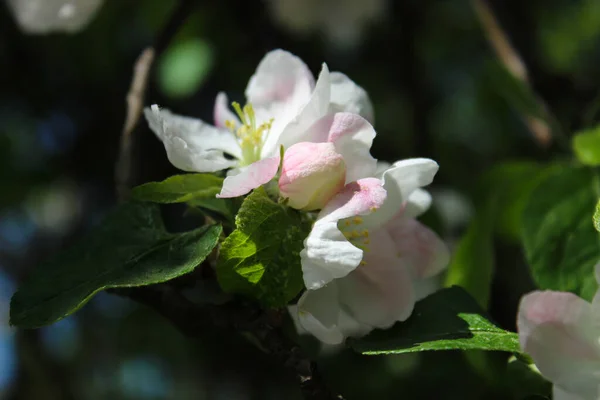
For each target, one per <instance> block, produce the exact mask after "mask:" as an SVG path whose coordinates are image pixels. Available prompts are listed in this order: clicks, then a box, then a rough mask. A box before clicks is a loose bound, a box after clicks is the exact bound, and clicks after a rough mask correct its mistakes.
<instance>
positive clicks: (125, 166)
mask: <svg viewBox="0 0 600 400" xmlns="http://www.w3.org/2000/svg"><path fill="white" fill-rule="evenodd" d="M153 60H154V49H152V48H151V47H148V48H147V49H145V50H144V51H143V52H142V54H140V56H139V57H138V59H137V61H136V62H135V67H134V69H133V71H134V72H133V79H132V80H131V87H130V88H129V93H127V116H126V118H125V125H124V126H123V131H122V133H121V146H120V148H119V158H118V159H117V165H116V168H115V181H116V188H117V197H118V198H119V200H121V201H122V200H124V199H126V198H127V197H128V196H129V189H130V186H131V182H130V181H131V147H132V146H131V144H132V133H133V130H134V128H135V126H136V125H137V123H138V121H139V119H140V117H141V115H142V110H143V107H144V92H145V91H146V85H147V83H148V75H149V73H150V67H151V66H152V61H153Z"/></svg>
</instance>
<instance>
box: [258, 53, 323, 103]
mask: <svg viewBox="0 0 600 400" xmlns="http://www.w3.org/2000/svg"><path fill="white" fill-rule="evenodd" d="M314 84H315V83H314V78H313V75H312V73H311V72H310V70H309V69H308V67H307V66H306V64H304V62H303V61H302V60H301V59H300V58H298V57H296V56H295V55H293V54H291V53H289V52H287V51H284V50H280V49H277V50H273V51H271V52H269V53H267V54H266V55H265V56H264V57H263V59H262V60H261V62H260V63H259V64H258V67H257V68H256V72H255V73H254V75H252V77H250V81H249V82H248V87H246V98H247V100H248V102H250V103H252V105H254V106H264V105H267V104H270V103H274V102H286V101H291V100H292V99H293V98H295V97H303V98H304V99H305V101H307V100H308V98H309V97H310V94H311V91H312V89H313V87H314Z"/></svg>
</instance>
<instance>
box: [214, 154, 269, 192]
mask: <svg viewBox="0 0 600 400" xmlns="http://www.w3.org/2000/svg"><path fill="white" fill-rule="evenodd" d="M278 168H279V157H271V158H265V159H262V160H260V161H257V162H255V163H252V164H250V165H248V166H247V167H244V168H241V169H240V173H239V174H237V175H233V176H228V177H227V178H225V181H224V182H223V188H221V193H219V194H218V195H217V197H218V198H229V197H238V196H243V195H245V194H246V193H249V192H250V191H252V189H255V188H257V187H259V186H261V185H264V184H265V183H267V182H269V181H270V180H271V179H273V178H274V177H275V175H276V174H277V169H278Z"/></svg>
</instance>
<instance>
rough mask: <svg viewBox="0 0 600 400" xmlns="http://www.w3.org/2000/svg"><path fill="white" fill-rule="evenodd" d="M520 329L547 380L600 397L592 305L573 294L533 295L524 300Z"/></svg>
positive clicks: (599, 357) (599, 348)
mask: <svg viewBox="0 0 600 400" xmlns="http://www.w3.org/2000/svg"><path fill="white" fill-rule="evenodd" d="M517 328H518V331H519V340H520V343H521V348H522V350H523V351H524V352H526V353H528V354H529V355H531V357H532V358H533V360H534V361H535V364H536V365H537V367H538V369H539V370H540V372H541V373H542V375H543V376H544V377H546V378H547V379H548V380H550V381H551V382H553V383H554V384H555V385H558V386H560V388H561V389H562V390H564V391H566V392H570V393H573V394H578V395H584V396H588V395H590V394H593V395H594V396H596V397H593V398H597V397H598V395H599V393H598V382H600V344H599V343H598V332H597V331H596V330H595V329H594V327H593V322H592V315H591V307H590V304H589V303H587V302H586V301H584V300H582V299H581V298H579V297H577V296H575V295H574V294H572V293H565V292H551V291H545V292H533V293H530V294H528V295H526V296H524V297H523V298H522V299H521V303H520V305H519V313H518V318H517ZM584 398H587V397H584ZM590 398H591V397H590Z"/></svg>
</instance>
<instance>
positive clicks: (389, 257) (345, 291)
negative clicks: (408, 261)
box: [336, 232, 415, 329]
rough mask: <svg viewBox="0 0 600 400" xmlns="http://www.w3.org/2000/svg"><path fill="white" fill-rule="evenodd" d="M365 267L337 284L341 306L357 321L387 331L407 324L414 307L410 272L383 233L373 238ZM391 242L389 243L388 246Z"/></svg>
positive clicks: (366, 255)
mask: <svg viewBox="0 0 600 400" xmlns="http://www.w3.org/2000/svg"><path fill="white" fill-rule="evenodd" d="M371 240H372V242H371V243H372V246H371V248H370V251H369V252H368V253H366V254H365V258H364V264H362V265H361V266H360V267H358V268H356V269H355V270H354V271H352V272H351V273H350V274H348V276H346V277H344V278H341V279H338V280H337V281H336V282H337V284H338V287H339V291H340V303H341V304H343V305H344V306H345V307H346V308H347V309H348V311H349V313H350V315H351V316H352V317H354V318H355V319H356V320H357V321H359V322H361V323H364V324H367V325H370V326H374V327H377V328H382V329H386V328H389V327H391V326H392V325H393V324H394V323H396V322H397V321H404V320H406V319H407V318H408V317H409V316H410V314H411V313H412V310H413V308H414V305H415V293H414V290H413V286H412V275H411V272H410V270H409V269H408V268H407V266H405V265H404V264H403V263H402V262H401V261H399V260H398V259H396V258H395V257H394V244H393V242H391V241H390V240H389V239H386V235H385V234H384V233H382V232H379V233H375V234H374V235H371ZM388 241H389V243H387V242H388Z"/></svg>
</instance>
